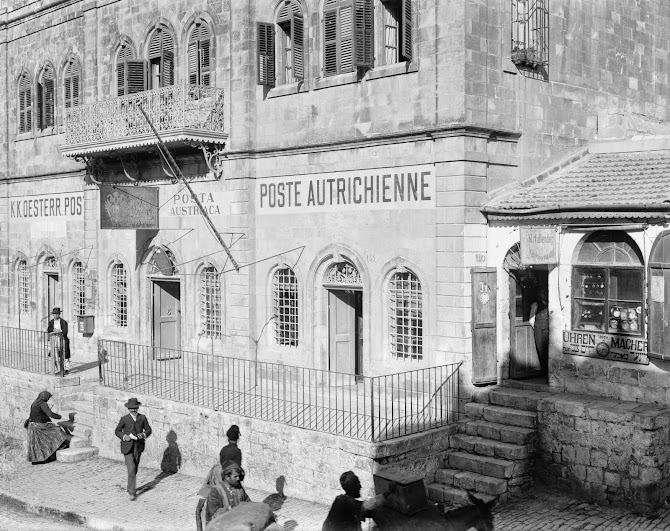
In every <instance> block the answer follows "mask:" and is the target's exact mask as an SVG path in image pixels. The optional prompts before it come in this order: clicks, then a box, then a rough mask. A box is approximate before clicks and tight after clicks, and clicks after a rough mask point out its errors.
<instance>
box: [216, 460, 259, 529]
mask: <svg viewBox="0 0 670 531" xmlns="http://www.w3.org/2000/svg"><path fill="white" fill-rule="evenodd" d="M243 476H244V472H243V471H242V467H241V466H240V465H238V464H237V463H236V462H235V461H232V460H230V459H229V460H227V461H224V462H223V463H221V479H222V481H221V483H215V484H214V485H212V486H211V489H210V491H209V495H208V496H207V504H206V507H207V516H206V520H207V523H209V522H210V520H211V519H212V517H213V516H214V513H216V511H218V510H219V509H223V510H224V511H229V510H230V509H232V508H233V507H236V506H238V505H239V504H240V503H242V502H248V501H250V500H249V496H248V495H247V493H246V491H245V490H244V487H242V477H243Z"/></svg>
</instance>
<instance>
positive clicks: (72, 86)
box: [64, 62, 79, 109]
mask: <svg viewBox="0 0 670 531" xmlns="http://www.w3.org/2000/svg"><path fill="white" fill-rule="evenodd" d="M64 88H65V98H64V99H65V108H66V109H69V108H70V107H74V106H75V105H79V63H77V62H72V63H70V64H69V65H68V67H67V70H66V71H65V81H64Z"/></svg>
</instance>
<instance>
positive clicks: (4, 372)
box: [0, 368, 457, 504]
mask: <svg viewBox="0 0 670 531" xmlns="http://www.w3.org/2000/svg"><path fill="white" fill-rule="evenodd" d="M67 380H69V378H66V379H65V380H64V381H63V382H67ZM0 383H2V388H1V390H0V399H1V400H2V403H1V404H0V426H2V428H3V429H5V432H6V433H11V434H14V435H15V436H19V437H25V430H23V427H22V424H23V420H25V418H26V416H27V414H28V408H29V406H30V403H31V402H32V401H33V400H34V399H35V398H36V397H37V394H38V393H39V392H40V391H41V390H43V389H47V390H50V391H51V392H52V393H53V394H54V398H55V409H56V410H57V411H58V410H60V409H65V408H67V407H68V406H69V405H70V404H71V403H72V400H76V399H79V398H82V397H83V396H85V395H84V392H85V391H89V390H92V391H93V397H94V398H93V401H94V416H95V426H94V427H93V434H92V439H93V445H94V446H97V447H98V448H99V450H100V455H101V456H103V457H107V458H111V459H115V460H119V461H121V460H122V456H121V453H120V450H119V440H118V439H117V438H116V437H115V435H114V428H115V427H116V424H117V423H118V421H119V418H120V417H121V416H122V415H124V414H126V413H127V410H126V409H125V407H124V406H123V404H124V403H125V402H126V401H127V400H128V398H129V397H130V396H137V398H138V399H139V400H140V402H142V404H143V405H142V407H141V410H140V411H141V412H142V413H144V414H145V415H146V416H147V418H148V419H149V423H150V424H151V427H152V429H153V435H152V436H151V437H149V439H148V440H147V445H146V450H145V452H144V454H143V456H142V465H145V466H150V467H156V468H163V469H167V470H170V471H171V470H172V469H173V468H172V467H173V466H174V465H175V464H176V463H179V464H180V467H179V470H180V472H182V473H185V474H189V475H195V476H201V477H202V478H203V479H204V477H205V475H206V474H207V472H208V471H209V469H210V467H211V466H212V465H213V464H215V463H216V461H217V459H218V454H219V450H220V449H221V447H222V446H223V445H225V444H227V440H226V437H225V433H226V430H227V429H228V427H229V426H230V425H231V424H237V425H238V426H240V431H241V433H242V435H241V438H240V449H241V450H242V455H243V466H244V468H245V469H246V471H247V476H246V479H245V484H246V485H248V486H249V487H251V488H256V489H261V490H266V491H272V492H274V491H275V489H276V485H277V483H279V482H281V483H283V484H284V493H285V494H286V495H287V496H292V497H296V498H300V499H305V500H310V501H316V502H321V503H328V504H330V503H331V502H332V500H333V498H334V497H335V496H336V495H337V494H340V493H341V489H340V485H339V477H340V474H341V473H342V472H344V471H346V470H353V471H354V472H355V473H356V474H357V475H358V476H359V477H360V479H361V483H362V485H363V488H362V495H363V496H371V495H372V494H373V493H374V486H373V481H372V474H373V473H375V472H377V471H378V470H382V469H383V470H388V469H400V468H402V469H403V470H406V471H412V472H415V473H418V474H422V475H424V476H425V477H426V484H428V483H431V482H432V481H433V479H434V477H435V471H436V470H437V469H438V468H439V466H440V465H441V462H442V459H443V455H444V451H445V450H446V449H447V448H448V445H449V436H450V435H453V434H454V433H456V431H457V428H456V426H455V425H452V426H449V427H446V428H442V429H438V430H431V431H428V432H425V433H423V434H418V435H412V436H407V437H402V438H399V439H396V440H392V441H388V442H383V443H376V444H373V443H366V442H361V441H356V440H353V439H348V438H346V437H339V436H335V435H329V434H325V433H319V432H315V431H309V430H304V429H300V428H294V427H290V426H286V425H283V424H279V423H274V422H267V421H263V420H259V419H253V418H248V417H240V416H236V415H231V414H228V413H223V412H220V411H212V410H209V409H206V408H202V407H198V406H192V405H188V404H182V403H178V402H172V401H169V400H162V399H158V398H155V397H151V396H144V395H131V394H129V393H127V392H124V391H118V390H116V389H111V388H107V387H102V386H99V385H96V386H95V387H93V388H92V389H86V386H82V385H80V386H76V385H75V386H66V387H60V385H62V383H61V382H60V380H59V379H58V378H53V377H50V376H40V375H31V374H28V373H23V372H21V371H14V370H11V369H4V368H0ZM89 396H90V395H89ZM123 482H125V479H124V477H119V484H122V483H123ZM184 494H185V495H190V494H195V493H184Z"/></svg>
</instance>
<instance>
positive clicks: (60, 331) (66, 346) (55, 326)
mask: <svg viewBox="0 0 670 531" xmlns="http://www.w3.org/2000/svg"><path fill="white" fill-rule="evenodd" d="M51 314H52V315H53V319H51V320H50V321H49V324H48V325H47V333H48V334H49V356H53V359H54V367H55V369H56V371H55V372H56V374H58V373H59V372H60V371H61V368H63V369H64V370H65V372H64V374H67V373H69V372H70V338H69V337H68V336H67V321H66V320H65V319H62V318H61V316H60V308H58V307H56V308H54V309H53V310H51ZM61 355H62V357H63V367H61V365H60V360H61Z"/></svg>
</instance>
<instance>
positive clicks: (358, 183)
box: [256, 164, 435, 214]
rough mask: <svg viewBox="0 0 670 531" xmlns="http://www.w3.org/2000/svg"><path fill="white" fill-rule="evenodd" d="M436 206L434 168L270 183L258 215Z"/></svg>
mask: <svg viewBox="0 0 670 531" xmlns="http://www.w3.org/2000/svg"><path fill="white" fill-rule="evenodd" d="M434 206H435V168H434V167H433V165H431V164H424V165H418V166H398V167H393V168H375V169H369V170H355V171H342V172H330V173H318V174H307V175H298V176H291V177H272V178H268V179H261V180H259V181H258V184H257V186H256V208H257V211H258V212H259V213H260V214H292V213H307V212H341V211H350V210H360V211H368V210H383V209H421V208H432V207H434Z"/></svg>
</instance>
